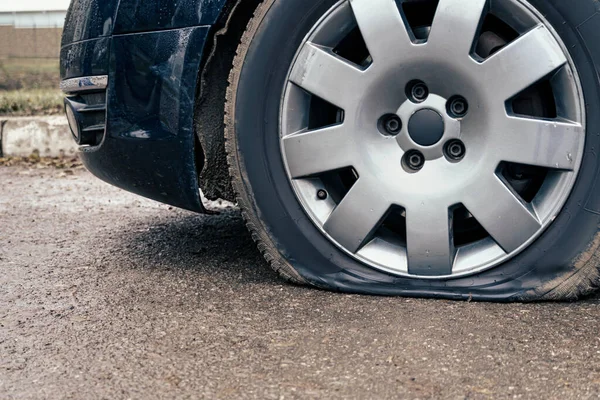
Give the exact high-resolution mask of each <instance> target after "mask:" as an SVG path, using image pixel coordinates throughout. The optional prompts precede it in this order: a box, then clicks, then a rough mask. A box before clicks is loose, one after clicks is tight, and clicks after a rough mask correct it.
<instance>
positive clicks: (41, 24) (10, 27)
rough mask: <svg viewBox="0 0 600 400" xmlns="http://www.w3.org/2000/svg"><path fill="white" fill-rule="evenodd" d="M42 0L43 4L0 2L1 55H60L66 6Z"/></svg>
mask: <svg viewBox="0 0 600 400" xmlns="http://www.w3.org/2000/svg"><path fill="white" fill-rule="evenodd" d="M15 3H17V2H15ZM42 3H45V5H44V6H42V7H40V6H37V7H32V6H29V5H28V4H27V3H25V4H23V5H17V4H12V5H10V6H9V5H8V4H0V58H56V57H58V56H59V52H60V38H61V35H62V28H63V24H64V21H65V16H66V14H67V11H66V7H64V6H63V7H61V6H59V5H56V4H55V2H53V1H44V2H42ZM61 8H64V9H61Z"/></svg>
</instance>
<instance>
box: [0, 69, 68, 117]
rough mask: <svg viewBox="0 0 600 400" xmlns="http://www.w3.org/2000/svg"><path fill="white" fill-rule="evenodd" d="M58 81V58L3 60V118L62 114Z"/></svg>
mask: <svg viewBox="0 0 600 400" xmlns="http://www.w3.org/2000/svg"><path fill="white" fill-rule="evenodd" d="M59 81H60V75H59V62H58V60H56V59H0V115H5V116H7V115H8V116H30V115H52V114H60V113H61V112H62V109H63V106H62V104H63V100H62V99H63V96H62V93H61V92H60V90H59V89H58V85H59Z"/></svg>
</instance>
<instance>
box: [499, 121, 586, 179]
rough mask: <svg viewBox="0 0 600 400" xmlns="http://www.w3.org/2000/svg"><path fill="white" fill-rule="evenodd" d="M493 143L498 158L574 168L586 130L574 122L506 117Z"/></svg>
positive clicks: (538, 164)
mask: <svg viewBox="0 0 600 400" xmlns="http://www.w3.org/2000/svg"><path fill="white" fill-rule="evenodd" d="M494 133H495V138H494V139H495V140H494V144H493V145H492V146H491V147H492V148H493V149H494V153H495V154H497V155H498V157H499V161H507V162H514V163H519V164H527V165H533V166H538V167H546V168H552V169H562V170H568V171H572V170H573V169H574V168H575V161H576V159H577V155H578V153H579V151H580V148H581V143H582V141H583V140H584V139H585V135H584V129H583V127H582V126H581V125H580V124H577V123H572V122H558V121H545V120H538V119H530V118H518V117H510V116H507V117H506V119H505V120H504V121H503V124H502V125H499V127H498V131H497V132H494Z"/></svg>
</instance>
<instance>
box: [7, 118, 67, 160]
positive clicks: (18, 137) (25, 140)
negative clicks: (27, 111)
mask: <svg viewBox="0 0 600 400" xmlns="http://www.w3.org/2000/svg"><path fill="white" fill-rule="evenodd" d="M36 151H37V152H39V154H40V156H41V157H61V156H72V155H74V154H76V153H77V144H76V143H75V141H74V140H73V138H72V136H71V130H70V129H69V124H68V122H67V119H66V118H65V117H64V116H52V117H23V118H20V117H14V118H13V117H0V155H1V156H3V157H28V156H30V155H31V154H33V153H34V152H36Z"/></svg>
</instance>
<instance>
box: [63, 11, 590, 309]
mask: <svg viewBox="0 0 600 400" xmlns="http://www.w3.org/2000/svg"><path fill="white" fill-rule="evenodd" d="M599 68H600V6H599V5H598V2H597V1H596V0H571V1H564V0H264V1H262V2H261V1H259V0H73V3H72V5H71V8H70V10H69V13H68V16H67V21H66V27H65V31H64V37H63V43H62V51H61V75H62V82H61V88H62V89H63V91H64V92H65V93H66V95H67V97H66V100H65V109H66V113H67V116H68V119H69V123H70V126H71V130H72V133H73V136H74V138H75V140H76V141H77V143H78V144H79V145H80V146H81V148H80V149H81V158H82V160H83V162H84V163H85V165H86V167H87V168H88V169H89V170H90V171H91V172H92V173H93V174H95V175H96V176H98V177H99V178H100V179H103V180H105V181H106V182H109V183H111V184H113V185H116V186H119V187H121V188H123V189H126V190H129V191H131V192H134V193H137V194H139V195H142V196H146V197H149V198H151V199H154V200H157V201H160V202H163V203H167V204H171V205H173V206H177V207H181V208H185V209H188V210H192V211H195V212H198V213H203V212H206V210H205V209H204V207H203V204H202V201H201V198H202V197H201V194H203V195H204V196H205V197H206V198H208V199H217V198H223V199H227V200H232V201H235V202H237V204H238V205H239V207H240V208H241V211H242V213H243V215H244V218H245V219H246V221H247V225H248V227H249V229H250V231H251V233H252V236H253V238H254V239H255V241H256V242H257V244H258V247H259V249H260V251H261V252H262V253H263V254H264V256H265V258H266V259H267V261H268V262H269V264H270V265H271V266H272V267H273V269H275V270H276V271H277V272H279V273H280V274H281V276H283V277H284V278H286V279H288V280H290V281H292V282H295V283H299V284H309V285H313V286H316V287H319V288H324V289H332V290H338V291H344V292H355V293H370V294H384V295H406V296H427V297H442V298H451V299H481V300H502V301H529V300H553V299H575V298H578V297H581V296H583V295H586V294H588V293H590V292H591V291H592V290H593V289H595V287H596V286H597V285H598V282H599V281H600V274H599V272H598V271H599V270H598V266H599V261H598V259H599V257H600V252H599V250H598V248H599V247H600V234H599V231H598V227H599V223H600V186H599V171H600V163H599V156H598V152H599V151H600V85H599V71H600V69H599Z"/></svg>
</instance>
